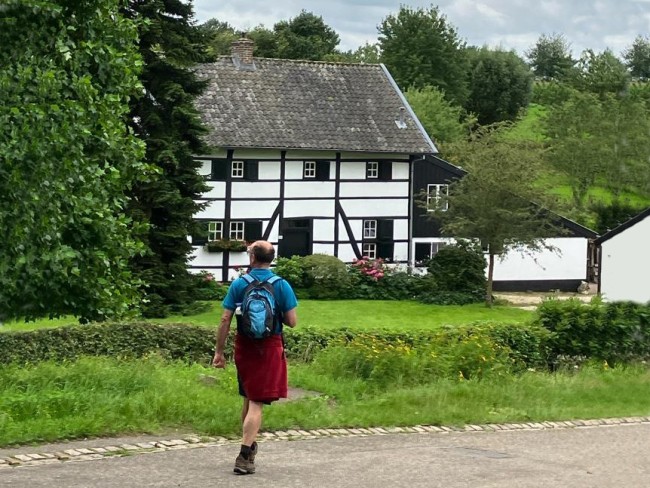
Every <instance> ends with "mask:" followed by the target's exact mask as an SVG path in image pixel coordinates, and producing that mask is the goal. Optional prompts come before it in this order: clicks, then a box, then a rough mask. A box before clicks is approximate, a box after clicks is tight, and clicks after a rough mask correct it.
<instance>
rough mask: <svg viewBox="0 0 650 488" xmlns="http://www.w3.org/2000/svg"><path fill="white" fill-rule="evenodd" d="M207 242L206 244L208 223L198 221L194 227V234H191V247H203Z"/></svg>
mask: <svg viewBox="0 0 650 488" xmlns="http://www.w3.org/2000/svg"><path fill="white" fill-rule="evenodd" d="M207 242H208V222H207V221H199V222H197V223H196V225H195V226H194V232H193V233H192V245H193V246H203V245H204V244H206V243H207Z"/></svg>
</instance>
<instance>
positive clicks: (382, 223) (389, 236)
mask: <svg viewBox="0 0 650 488" xmlns="http://www.w3.org/2000/svg"><path fill="white" fill-rule="evenodd" d="M377 240H378V241H383V242H393V221H392V220H378V221H377Z"/></svg>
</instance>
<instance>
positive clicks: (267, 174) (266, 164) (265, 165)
mask: <svg viewBox="0 0 650 488" xmlns="http://www.w3.org/2000/svg"><path fill="white" fill-rule="evenodd" d="M257 168H258V169H257V172H258V177H259V179H260V180H279V179H280V161H260V164H259V165H258V166H257Z"/></svg>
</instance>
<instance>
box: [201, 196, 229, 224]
mask: <svg viewBox="0 0 650 488" xmlns="http://www.w3.org/2000/svg"><path fill="white" fill-rule="evenodd" d="M225 209H226V204H225V203H224V201H223V200H214V201H211V202H208V204H207V205H206V207H205V208H204V209H203V210H201V211H199V212H197V213H196V218H197V219H215V220H220V219H223V218H224V215H225V213H226V210H225Z"/></svg>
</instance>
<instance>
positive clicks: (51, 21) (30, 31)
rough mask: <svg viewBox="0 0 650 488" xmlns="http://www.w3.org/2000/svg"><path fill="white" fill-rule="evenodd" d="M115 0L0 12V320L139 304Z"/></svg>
mask: <svg viewBox="0 0 650 488" xmlns="http://www.w3.org/2000/svg"><path fill="white" fill-rule="evenodd" d="M119 3H120V2H119V1H118V0H92V1H90V0H74V1H73V0H38V1H37V0H5V1H4V3H3V5H2V8H1V9H0V66H2V69H1V70H0V195H2V196H1V197H0V198H2V205H0V229H2V233H3V234H2V239H0V320H8V319H13V318H17V319H20V318H27V319H29V318H35V317H39V316H44V315H50V316H57V315H61V314H73V315H76V316H79V317H81V318H82V319H101V318H107V317H119V316H121V315H123V314H125V313H128V312H129V310H130V309H132V308H133V307H135V306H137V304H138V303H139V294H138V286H137V285H138V283H137V280H136V279H135V277H134V276H133V274H132V273H131V272H130V268H129V260H130V259H132V258H133V257H134V256H135V255H137V254H138V253H139V252H141V251H142V249H143V248H142V245H141V243H138V241H137V239H136V238H135V237H134V234H133V233H134V222H133V220H132V219H130V218H129V217H127V215H126V213H125V209H126V205H127V199H126V191H128V189H129V188H132V187H133V186H134V185H135V184H136V183H137V182H138V181H139V179H140V178H142V177H143V175H145V174H146V173H147V168H146V166H145V165H144V164H143V163H141V160H142V156H143V152H144V151H143V144H142V142H141V141H139V140H138V139H137V138H136V137H135V136H134V135H133V134H132V133H131V131H130V130H129V129H128V126H127V123H126V119H127V116H128V113H129V105H128V103H129V100H132V99H133V98H134V96H135V95H136V94H139V93H141V91H142V86H141V84H140V82H139V80H138V76H139V74H140V68H141V66H142V60H141V57H140V55H139V54H138V52H137V48H136V40H137V28H136V25H135V23H134V22H132V21H130V20H127V19H125V18H123V17H122V16H121V15H119V12H118V7H119ZM136 223H137V222H136ZM135 230H136V231H141V229H135Z"/></svg>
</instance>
